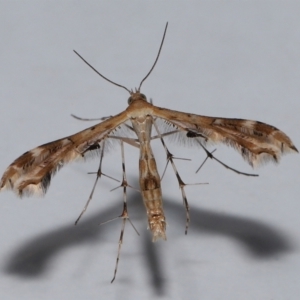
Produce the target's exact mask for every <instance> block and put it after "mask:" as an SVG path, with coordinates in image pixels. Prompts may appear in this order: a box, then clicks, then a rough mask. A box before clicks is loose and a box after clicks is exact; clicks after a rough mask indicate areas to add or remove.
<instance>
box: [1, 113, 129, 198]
mask: <svg viewBox="0 0 300 300" xmlns="http://www.w3.org/2000/svg"><path fill="white" fill-rule="evenodd" d="M127 120H128V117H127V115H126V111H124V112H122V113H120V114H118V115H116V116H114V117H111V118H109V119H108V120H105V121H103V122H102V123H99V124H97V125H95V126H92V127H89V128H87V129H85V130H83V131H81V132H78V133H76V134H74V135H71V136H68V137H65V138H62V139H59V140H56V141H54V142H50V143H47V144H44V145H41V146H39V147H36V148H34V149H32V150H30V151H27V152H25V153H24V154H23V155H21V156H20V157H19V158H17V159H16V160H15V161H14V162H13V163H12V164H11V165H10V166H9V167H8V168H7V169H6V171H5V172H4V174H3V176H2V178H1V181H0V191H1V190H4V189H11V190H13V191H15V192H16V193H17V194H18V195H19V196H22V195H24V194H44V193H45V192H46V191H47V188H48V186H49V184H50V180H51V177H52V176H53V175H54V174H55V172H56V171H58V170H59V169H60V168H61V167H63V166H64V165H65V164H66V163H68V162H71V161H74V160H77V159H80V158H82V157H84V156H85V154H88V153H89V152H91V151H93V150H97V149H99V148H100V146H101V141H103V140H104V139H105V138H106V137H107V136H108V135H109V134H110V133H111V132H112V131H114V130H115V129H116V128H117V127H119V126H120V125H121V124H123V123H124V122H126V121H127Z"/></svg>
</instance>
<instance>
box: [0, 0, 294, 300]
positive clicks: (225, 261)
mask: <svg viewBox="0 0 300 300" xmlns="http://www.w3.org/2000/svg"><path fill="white" fill-rule="evenodd" d="M299 10H300V5H299V2H296V1H294V2H292V1H291V2H284V1H282V2H277V1H248V2H244V3H239V2H238V1H235V2H228V1H219V2H217V1H213V2H210V1H207V2H200V1H194V2H191V1H189V2H183V1H182V2H170V1H169V2H167V1H164V2H163V1H151V2H150V1H149V2H142V1H119V2H116V1H111V2H109V1H107V2H103V1H88V2H83V1H60V2H59V3H58V2H54V1H15V2H13V1H2V2H1V3H0V25H1V26H0V36H1V47H0V53H1V56H0V57H1V59H0V64H1V65H0V70H1V72H0V76H1V78H0V80H1V88H0V101H1V102H0V103H1V109H0V119H1V126H0V135H1V140H2V142H1V147H0V157H1V159H0V170H1V172H4V170H5V168H6V167H7V166H8V165H9V164H10V163H11V162H12V161H13V160H14V159H15V158H16V157H18V156H19V155H20V154H22V153H23V152H25V151H26V150H29V149H32V148H34V147H35V146H38V145H40V144H43V143H46V142H49V141H52V140H55V139H57V138H61V137H63V136H66V135H69V134H72V133H75V132H77V131H79V130H82V129H83V128H85V127H88V126H91V124H92V123H91V122H80V121H78V120H75V119H73V118H71V117H70V113H74V114H77V115H79V116H82V117H91V118H93V117H102V116H109V115H113V114H117V113H118V112H120V111H122V110H124V109H125V108H126V106H127V98H128V97H129V95H128V93H127V92H126V91H125V90H123V89H120V88H118V87H116V86H113V85H111V84H109V83H108V82H106V81H104V80H103V79H101V78H100V77H99V76H98V75H96V74H95V73H94V72H93V71H92V70H91V69H89V68H88V67H87V66H86V65H85V64H84V63H83V62H82V61H81V60H80V59H79V58H78V57H77V56H76V55H75V54H74V53H73V52H72V50H73V49H75V50H77V51H78V52H79V53H80V54H81V55H83V56H84V57H85V58H86V59H87V60H88V61H89V62H90V63H91V64H92V65H93V66H94V67H95V68H97V69H98V70H99V71H101V72H102V73H103V74H104V75H105V76H107V77H108V78H110V79H112V80H114V81H116V82H118V83H120V84H123V85H125V86H126V87H128V88H135V87H137V86H138V85H139V82H140V80H141V79H142V78H143V77H144V76H145V74H146V73H147V72H148V71H149V69H150V67H151V65H152V63H153V61H154V59H155V56H156V54H157V51H158V47H159V43H160V41H161V37H162V34H163V30H164V26H165V24H166V22H167V21H168V22H169V29H168V32H167V37H166V40H165V44H164V47H163V50H162V54H161V57H160V59H159V61H158V64H157V66H156V68H155V69H154V71H153V73H152V74H151V76H150V77H149V78H148V79H147V81H146V82H145V83H144V85H143V87H142V92H143V93H144V94H146V95H147V97H148V98H150V97H151V98H153V100H154V103H155V104H156V105H158V106H162V107H167V108H171V109H175V110H180V111H186V112H192V113H197V114H203V115H210V116H222V117H233V118H234V117H238V118H246V119H254V120H260V121H263V122H266V123H269V124H272V125H274V126H276V127H278V128H280V129H281V130H283V131H284V132H286V133H287V134H288V135H289V136H290V137H291V138H292V140H293V142H294V143H295V145H296V147H298V148H299V147H300V139H299V110H300V104H299V103H300V101H299V95H300V85H299V82H300V75H299V74H300V57H299V53H300V39H299V26H300V19H299ZM168 145H169V149H170V151H171V152H172V153H173V154H174V155H175V156H177V157H186V158H192V162H186V161H176V163H177V166H178V170H179V172H180V175H181V176H182V178H183V180H184V181H185V182H187V183H195V182H209V185H203V186H189V187H187V188H186V191H187V196H188V200H189V204H190V208H191V224H190V228H189V233H188V235H187V236H185V235H184V225H185V211H184V208H183V205H182V199H181V195H180V190H179V189H178V184H177V182H176V179H175V176H174V174H173V172H172V170H171V168H168V171H167V173H166V176H165V178H164V179H163V182H162V188H163V197H164V203H165V213H166V217H167V222H168V227H167V237H168V240H167V242H163V241H159V242H157V243H155V244H153V243H152V242H151V236H150V233H149V232H148V231H147V230H146V227H147V224H146V216H145V210H144V207H143V205H142V200H141V197H140V195H139V193H137V192H135V191H134V190H130V191H129V192H128V202H129V213H130V216H131V218H132V221H133V222H134V224H135V226H136V227H137V229H138V230H139V232H140V236H137V235H136V233H135V232H134V231H133V229H132V228H131V226H130V225H129V226H126V231H125V236H124V244H123V248H122V252H121V260H120V264H119V270H118V274H117V278H116V281H115V282H114V283H113V284H112V285H111V284H110V280H111V278H112V276H113V270H114V266H115V259H116V254H117V247H118V239H119V234H120V228H121V220H117V221H114V222H111V223H108V224H106V225H103V226H100V227H99V226H98V224H99V223H100V222H104V221H106V220H108V219H110V218H113V217H116V216H118V215H119V214H120V213H121V211H122V201H123V200H122V191H121V189H119V190H117V191H114V192H111V193H110V192H109V190H110V189H112V188H114V187H116V186H117V185H118V183H116V182H114V181H112V180H109V179H107V178H103V179H101V180H100V183H99V185H98V187H97V190H96V193H95V196H94V199H93V201H92V202H91V204H90V206H89V209H88V211H87V212H86V214H85V215H84V216H83V218H82V220H81V221H80V223H79V224H78V225H77V226H74V225H73V224H74V221H75V220H76V218H77V216H78V215H79V213H80V211H81V209H82V208H83V206H84V204H85V201H86V199H87V198H88V195H89V193H90V190H91V188H92V185H93V182H94V177H93V176H92V175H87V174H86V173H87V172H88V171H95V170H96V169H97V167H98V159H94V160H91V161H89V162H87V163H86V164H83V163H77V164H72V165H69V166H67V167H65V168H63V169H62V170H61V171H60V172H59V174H57V175H56V176H55V178H54V179H53V181H52V184H51V186H50V189H49V191H48V193H47V195H46V196H45V197H44V198H42V199H39V198H28V199H26V198H25V199H22V200H20V199H18V198H17V197H16V196H15V195H14V194H12V193H9V192H6V193H1V194H0V220H1V222H0V238H1V247H0V297H1V299H23V300H24V299H73V300H74V299H150V298H151V299H153V298H159V297H160V298H162V299H298V298H299V294H300V284H299V271H300V253H299V244H300V243H299V242H300V234H299V228H300V218H299V211H300V201H299V193H300V185H299V170H300V160H299V158H300V157H299V156H297V155H289V156H286V157H284V158H283V160H282V161H281V164H280V165H279V166H274V165H272V164H270V165H268V166H265V167H264V168H260V169H258V170H255V172H258V173H259V174H260V176H259V177H258V178H250V177H244V176H239V175H236V174H235V173H232V172H230V171H228V170H226V169H225V168H223V167H222V166H220V165H218V164H217V163H216V162H213V161H208V162H207V164H206V165H205V166H204V168H203V170H201V172H200V173H198V174H197V175H195V173H194V172H195V170H196V169H197V168H198V166H199V165H200V163H201V162H202V160H203V159H204V158H205V155H204V153H203V151H201V150H199V149H188V148H186V147H184V146H182V145H179V146H177V145H176V144H171V143H168ZM153 148H154V151H155V155H156V158H157V163H158V166H159V171H160V172H162V170H163V168H164V164H165V153H164V151H163V148H162V146H161V144H160V143H159V142H157V141H156V142H154V143H153ZM212 149H213V148H212ZM125 151H126V153H125V155H126V169H127V176H128V180H129V183H130V184H131V185H132V186H135V187H137V186H138V150H136V149H134V148H132V147H129V146H126V148H125ZM215 154H216V156H217V157H218V158H220V159H222V160H223V161H224V162H225V163H228V164H229V165H230V166H232V167H235V168H237V169H239V170H241V171H246V172H252V170H251V168H250V167H249V166H247V164H246V163H245V162H244V161H242V159H241V158H240V157H239V155H238V154H237V153H235V152H234V151H233V150H232V149H227V148H226V147H221V146H220V147H218V150H217V152H216V153H215ZM103 171H104V172H105V173H107V174H108V175H110V176H113V177H116V178H119V179H120V178H121V158H120V148H119V147H118V146H116V150H115V151H112V153H111V154H109V155H107V156H106V157H105V160H104V166H103ZM127 225H128V224H127Z"/></svg>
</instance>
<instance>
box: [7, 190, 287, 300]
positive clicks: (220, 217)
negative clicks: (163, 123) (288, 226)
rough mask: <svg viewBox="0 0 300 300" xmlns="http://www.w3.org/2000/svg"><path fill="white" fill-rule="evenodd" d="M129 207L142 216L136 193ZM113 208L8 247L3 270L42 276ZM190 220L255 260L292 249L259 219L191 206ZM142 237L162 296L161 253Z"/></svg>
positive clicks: (95, 231)
mask: <svg viewBox="0 0 300 300" xmlns="http://www.w3.org/2000/svg"><path fill="white" fill-rule="evenodd" d="M164 207H165V211H166V212H167V215H168V219H169V220H170V219H173V218H174V219H175V220H176V219H177V218H181V219H182V218H183V216H184V214H183V212H182V210H183V207H182V204H181V203H180V202H179V203H174V201H171V200H169V199H164ZM129 208H130V212H131V215H133V213H134V214H140V216H142V217H146V213H145V210H144V207H143V204H142V200H141V198H140V195H136V196H133V197H130V203H129ZM116 211H117V212H119V211H120V204H118V205H115V206H114V207H112V208H110V209H107V210H105V211H102V212H100V213H97V214H95V215H94V216H92V217H86V216H84V217H83V218H82V220H81V223H80V225H79V226H74V225H73V224H70V225H67V226H65V227H62V228H60V229H57V230H52V231H49V232H46V233H44V234H42V235H39V236H36V237H33V238H32V239H31V240H29V241H28V242H26V243H24V244H23V245H21V246H18V248H17V249H15V250H13V249H12V251H11V254H10V256H9V258H8V261H7V263H6V266H5V272H6V273H9V274H14V275H18V276H24V277H28V276H40V275H42V274H43V273H44V272H45V271H46V269H47V263H48V262H49V261H50V260H51V259H52V257H53V256H54V255H55V254H56V252H58V251H61V250H62V249H64V248H65V247H71V246H73V245H74V246H75V245H79V244H82V243H94V242H95V241H99V239H101V233H102V232H103V231H104V230H107V229H106V228H107V226H98V224H99V222H100V221H101V220H105V219H107V216H108V215H112V216H113V215H115V214H116ZM191 219H192V224H191V226H192V227H193V231H195V229H196V230H197V231H198V232H199V233H201V232H204V233H206V234H211V235H223V236H227V237H229V238H231V239H234V240H236V241H238V242H239V243H241V244H243V245H244V246H245V248H246V249H247V250H248V251H249V253H251V255H253V256H254V257H256V258H257V259H259V258H263V257H271V256H273V255H277V254H280V253H283V252H288V251H290V250H292V246H291V244H290V242H289V240H288V238H287V237H286V236H284V235H283V234H282V233H280V231H279V230H278V229H276V228H274V227H272V226H269V225H267V224H265V223H262V222H260V221H254V220H251V219H246V218H240V217H235V216H230V215H226V214H221V213H216V212H213V211H209V210H203V209H197V208H192V209H191ZM172 224H176V222H174V221H172ZM145 225H146V222H145ZM182 232H183V228H182ZM142 237H143V238H142V241H143V249H144V253H145V264H146V265H147V270H148V271H149V276H150V277H151V281H152V285H153V288H154V291H155V293H156V294H158V295H162V294H164V292H165V283H164V279H163V278H167V277H168V276H164V270H163V269H162V268H161V266H162V264H161V263H160V261H159V259H160V257H161V256H160V255H159V254H158V253H157V252H158V251H159V250H160V249H161V247H156V244H154V243H152V242H151V237H150V234H144V232H142ZM117 279H118V278H117Z"/></svg>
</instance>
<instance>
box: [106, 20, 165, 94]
mask: <svg viewBox="0 0 300 300" xmlns="http://www.w3.org/2000/svg"><path fill="white" fill-rule="evenodd" d="M167 28H168V22H167V24H166V27H165V31H164V35H163V38H162V41H161V43H160V47H159V50H158V53H157V56H156V59H155V62H154V64H153V66H152V68H151V69H150V71H149V72H148V74H147V75H146V76H145V77H144V79H143V80H142V81H141V83H140V85H139V88H138V91H140V89H141V86H142V84H143V82H144V81H145V80H146V79H147V78H148V76H149V75H150V74H151V72H152V70H153V69H154V67H155V65H156V63H157V61H158V58H159V55H160V52H161V48H162V46H163V43H164V40H165V36H166V32H167ZM101 76H102V75H101ZM102 77H103V76H102Z"/></svg>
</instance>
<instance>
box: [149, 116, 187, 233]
mask: <svg viewBox="0 0 300 300" xmlns="http://www.w3.org/2000/svg"><path fill="white" fill-rule="evenodd" d="M152 121H153V125H154V127H155V129H156V132H157V137H158V138H159V139H160V140H161V142H162V144H163V147H164V149H165V151H166V155H167V165H168V163H169V162H170V163H171V165H172V168H173V170H174V173H175V175H176V178H177V181H178V184H179V188H180V190H181V194H182V200H183V204H184V206H185V211H186V224H185V234H187V231H188V227H189V223H190V213H189V204H188V201H187V197H186V193H185V190H184V188H185V186H186V185H188V184H186V183H184V182H183V180H182V179H181V177H180V175H179V173H178V171H177V168H176V166H175V163H174V161H173V159H175V157H174V155H173V154H172V153H171V152H170V151H169V149H168V148H167V146H166V144H165V142H164V139H163V135H162V134H161V133H160V131H159V129H158V126H157V125H156V123H155V120H154V119H152ZM172 133H176V132H172ZM172 133H171V134H172ZM167 165H166V168H167ZM166 168H165V170H166ZM164 172H165V171H164ZM163 174H164V173H163Z"/></svg>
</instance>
